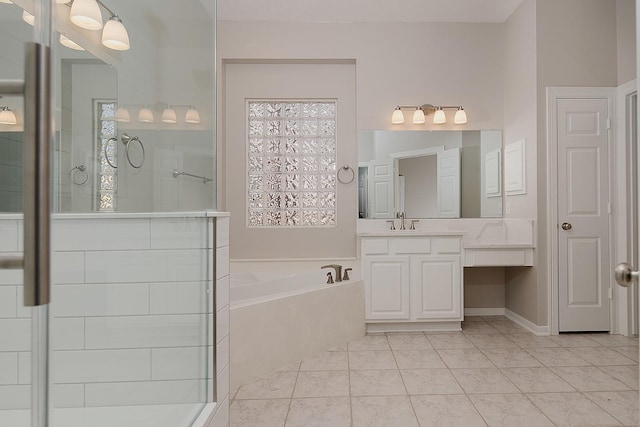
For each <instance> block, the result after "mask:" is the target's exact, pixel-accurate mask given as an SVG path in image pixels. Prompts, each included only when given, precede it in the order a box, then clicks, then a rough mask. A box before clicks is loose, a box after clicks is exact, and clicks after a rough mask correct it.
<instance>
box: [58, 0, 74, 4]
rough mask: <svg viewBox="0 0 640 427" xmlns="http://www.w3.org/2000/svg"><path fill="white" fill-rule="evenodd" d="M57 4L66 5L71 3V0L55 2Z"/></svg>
mask: <svg viewBox="0 0 640 427" xmlns="http://www.w3.org/2000/svg"><path fill="white" fill-rule="evenodd" d="M56 3H57V4H67V3H71V0H56Z"/></svg>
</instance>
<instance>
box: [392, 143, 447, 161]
mask: <svg viewBox="0 0 640 427" xmlns="http://www.w3.org/2000/svg"><path fill="white" fill-rule="evenodd" d="M441 151H444V145H437V146H435V147H429V148H421V149H419V150H410V151H398V152H396V153H391V154H389V158H391V159H394V160H395V159H413V158H416V157H425V156H435V155H436V154H438V153H439V152H441Z"/></svg>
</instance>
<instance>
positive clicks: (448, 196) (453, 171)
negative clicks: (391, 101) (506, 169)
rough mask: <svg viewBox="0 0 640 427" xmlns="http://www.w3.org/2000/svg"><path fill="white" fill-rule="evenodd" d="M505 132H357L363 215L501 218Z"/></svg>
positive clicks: (361, 213)
mask: <svg viewBox="0 0 640 427" xmlns="http://www.w3.org/2000/svg"><path fill="white" fill-rule="evenodd" d="M502 151H503V150H502V131H499V130H489V131H480V130H465V131H385V130H369V131H360V132H359V133H358V216H359V218H371V219H377V218H395V217H396V216H397V215H399V213H400V212H404V213H405V215H406V217H407V218H499V217H502V194H503V191H502V190H503V185H502Z"/></svg>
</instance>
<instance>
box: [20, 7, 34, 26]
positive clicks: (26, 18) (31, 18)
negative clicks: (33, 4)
mask: <svg viewBox="0 0 640 427" xmlns="http://www.w3.org/2000/svg"><path fill="white" fill-rule="evenodd" d="M22 20H23V21H24V22H26V23H27V24H29V25H31V26H33V24H35V22H36V17H35V16H33V15H32V14H30V13H29V12H27V11H26V10H23V11H22Z"/></svg>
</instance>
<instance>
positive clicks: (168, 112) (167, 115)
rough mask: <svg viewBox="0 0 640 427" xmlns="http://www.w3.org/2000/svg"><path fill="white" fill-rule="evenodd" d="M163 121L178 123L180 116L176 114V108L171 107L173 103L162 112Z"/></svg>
mask: <svg viewBox="0 0 640 427" xmlns="http://www.w3.org/2000/svg"><path fill="white" fill-rule="evenodd" d="M162 121H163V122H164V123H178V117H177V116H176V110H174V109H173V108H171V105H167V108H165V109H164V111H163V112H162Z"/></svg>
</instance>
